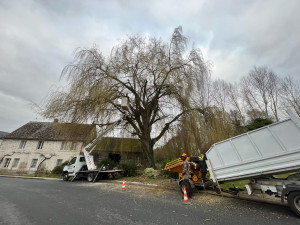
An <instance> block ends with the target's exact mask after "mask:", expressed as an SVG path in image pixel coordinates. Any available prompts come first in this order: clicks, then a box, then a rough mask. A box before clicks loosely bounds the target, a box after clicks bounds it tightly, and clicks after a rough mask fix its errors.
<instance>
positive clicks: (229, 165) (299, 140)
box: [206, 112, 300, 216]
mask: <svg viewBox="0 0 300 225" xmlns="http://www.w3.org/2000/svg"><path fill="white" fill-rule="evenodd" d="M289 115H290V119H287V120H284V121H280V122H278V123H274V124H271V125H268V126H265V127H262V128H260V129H257V130H253V131H251V132H248V133H245V134H242V135H239V136H236V137H233V138H230V139H227V140H225V141H222V142H219V143H216V144H214V145H213V146H212V147H211V148H210V149H209V150H208V151H207V152H206V157H207V161H206V164H207V166H208V170H209V172H210V176H211V179H212V180H213V181H214V182H217V183H219V182H227V181H234V180H243V179H249V184H247V185H246V189H247V192H248V194H249V195H251V194H252V193H253V192H254V191H255V190H258V191H260V192H263V193H266V194H269V195H274V196H276V197H279V198H281V201H282V203H283V202H284V201H285V200H287V202H288V205H289V207H290V208H291V209H292V211H294V212H295V213H296V214H297V215H298V216H300V174H299V172H300V118H299V117H297V116H295V115H294V114H292V113H291V112H289ZM287 173H290V174H291V175H290V176H289V177H287V178H285V179H281V178H276V177H274V175H277V174H287Z"/></svg>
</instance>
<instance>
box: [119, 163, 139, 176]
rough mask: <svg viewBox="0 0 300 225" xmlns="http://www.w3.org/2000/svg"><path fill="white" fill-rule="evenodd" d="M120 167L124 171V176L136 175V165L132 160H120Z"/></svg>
mask: <svg viewBox="0 0 300 225" xmlns="http://www.w3.org/2000/svg"><path fill="white" fill-rule="evenodd" d="M120 168H121V169H123V170H124V171H125V174H124V176H126V177H134V176H136V175H137V166H136V164H135V163H134V162H133V161H123V162H122V161H121V163H120Z"/></svg>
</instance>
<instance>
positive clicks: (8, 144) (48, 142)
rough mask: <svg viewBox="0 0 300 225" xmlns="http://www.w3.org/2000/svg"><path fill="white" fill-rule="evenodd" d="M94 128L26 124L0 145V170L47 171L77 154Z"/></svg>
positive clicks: (7, 136)
mask: <svg viewBox="0 0 300 225" xmlns="http://www.w3.org/2000/svg"><path fill="white" fill-rule="evenodd" d="M95 132H96V129H95V125H90V124H74V123H58V121H57V120H54V122H53V123H51V122H29V123H27V124H25V125H24V126H22V127H20V128H19V129H17V130H15V131H13V132H12V133H10V134H8V135H6V136H5V137H4V138H3V140H2V143H1V144H0V171H1V172H4V173H29V174H30V173H35V172H36V171H37V170H48V171H51V170H52V169H53V168H54V167H55V166H57V165H60V164H62V163H63V162H65V161H68V160H70V159H71V158H72V157H73V156H74V155H78V154H79V153H80V151H81V149H82V148H83V147H84V146H85V144H87V143H88V142H89V141H90V140H91V139H92V138H93V137H94V135H95Z"/></svg>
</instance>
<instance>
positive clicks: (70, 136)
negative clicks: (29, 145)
mask: <svg viewBox="0 0 300 225" xmlns="http://www.w3.org/2000/svg"><path fill="white" fill-rule="evenodd" d="M94 131H95V125H91V124H75V123H50V122H29V123H27V124H25V125H24V126H22V127H20V128H19V129H17V130H15V131H13V132H12V133H10V134H9V135H7V136H5V137H4V139H26V140H45V141H59V140H70V141H86V140H87V139H90V138H91V135H93V134H94V133H93V132H94Z"/></svg>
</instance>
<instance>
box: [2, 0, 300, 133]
mask: <svg viewBox="0 0 300 225" xmlns="http://www.w3.org/2000/svg"><path fill="white" fill-rule="evenodd" d="M299 10H300V1H298V0H269V1H268V0H264V1H261V0H259V1H255V0H251V1H248V0H244V1H243V0H232V1H230V0H219V1H217V0H207V1H204V0H195V1H188V0H184V1H183V0H177V1H176V0H170V1H164V0H156V1H151V0H147V1H141V0H135V1H133V0H124V1H117V0H115V1H114V0H106V1H105V0H102V1H101V0H98V1H92V0H89V1H82V0H1V1H0V131H6V132H12V131H13V130H15V129H17V128H19V127H20V126H22V125H24V124H25V123H27V122H29V121H43V118H41V117H40V116H39V115H37V114H36V113H35V112H34V111H33V110H32V108H31V106H30V103H32V102H33V103H36V104H40V103H41V101H42V99H44V98H45V96H46V95H47V94H48V93H49V91H50V90H51V89H54V88H55V87H56V86H59V85H60V83H59V77H60V73H61V71H62V69H63V67H64V66H65V65H66V64H68V63H69V62H70V61H71V60H72V59H73V56H74V54H73V53H74V50H75V49H76V48H78V47H83V48H84V47H91V46H93V45H95V44H96V45H97V46H98V48H99V49H100V50H101V51H102V52H104V53H105V54H108V53H109V52H110V49H111V48H112V46H114V45H115V44H117V43H118V41H120V40H122V39H125V38H126V37H127V35H131V34H141V35H148V36H155V37H161V38H163V39H165V40H168V39H169V38H170V36H171V34H172V32H173V30H174V28H175V27H178V26H179V25H181V26H182V27H183V33H184V34H185V35H186V36H188V37H189V40H190V43H191V44H194V46H195V47H198V48H200V49H201V50H202V52H203V54H204V58H205V60H207V61H210V62H212V63H213V68H212V76H213V78H221V79H224V80H226V81H230V82H234V81H239V80H240V78H241V77H243V76H245V75H247V74H248V72H249V70H250V69H251V68H253V66H254V65H256V66H267V67H269V68H270V69H272V70H273V71H274V72H275V73H277V74H278V75H280V76H285V75H291V76H293V77H296V78H297V77H298V79H299V76H300V63H299V62H300V13H299Z"/></svg>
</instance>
